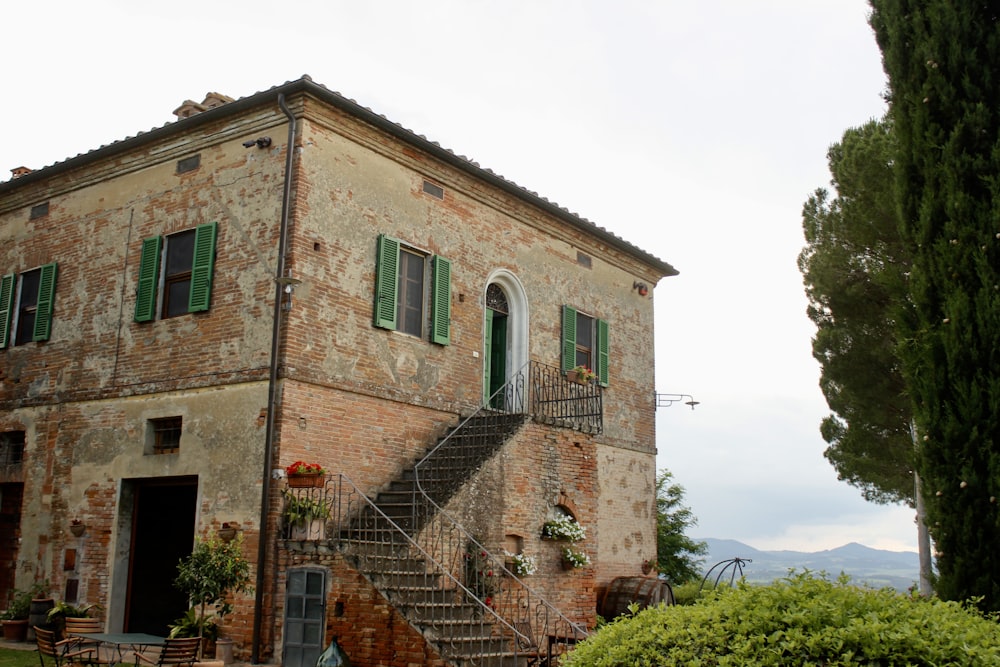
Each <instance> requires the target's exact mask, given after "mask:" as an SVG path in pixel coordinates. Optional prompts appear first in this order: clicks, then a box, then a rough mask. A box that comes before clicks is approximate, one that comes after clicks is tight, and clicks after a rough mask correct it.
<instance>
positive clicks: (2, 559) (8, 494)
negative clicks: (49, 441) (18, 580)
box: [0, 483, 24, 608]
mask: <svg viewBox="0 0 1000 667" xmlns="http://www.w3.org/2000/svg"><path fill="white" fill-rule="evenodd" d="M23 495H24V484H18V483H10V484H0V606H3V607H5V608H6V606H7V598H8V596H9V595H10V593H11V591H13V590H14V567H15V566H16V564H17V552H18V542H20V537H21V499H22V497H23Z"/></svg>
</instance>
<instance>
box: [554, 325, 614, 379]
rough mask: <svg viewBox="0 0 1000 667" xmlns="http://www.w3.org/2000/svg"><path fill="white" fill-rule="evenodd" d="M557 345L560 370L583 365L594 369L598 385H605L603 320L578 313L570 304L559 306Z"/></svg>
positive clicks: (605, 329) (605, 330)
mask: <svg viewBox="0 0 1000 667" xmlns="http://www.w3.org/2000/svg"><path fill="white" fill-rule="evenodd" d="M561 347H562V360H561V367H562V369H563V370H564V371H568V370H571V369H573V368H575V367H577V366H584V367H586V368H589V369H590V370H592V371H594V372H595V373H597V378H598V382H600V383H601V385H603V386H605V387H606V386H608V383H609V379H610V363H609V362H610V357H609V354H608V349H609V338H608V323H607V322H606V321H604V320H601V319H598V318H596V317H592V316H590V315H586V314H584V313H581V312H580V311H578V310H577V309H576V308H573V307H572V306H563V308H562V346H561Z"/></svg>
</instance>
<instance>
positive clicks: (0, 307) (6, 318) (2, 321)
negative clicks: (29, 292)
mask: <svg viewBox="0 0 1000 667" xmlns="http://www.w3.org/2000/svg"><path fill="white" fill-rule="evenodd" d="M14 278H15V276H14V274H13V273H8V274H7V275H5V276H3V277H2V278H0V349H3V348H5V347H7V341H8V338H9V333H10V321H11V319H12V316H13V314H14Z"/></svg>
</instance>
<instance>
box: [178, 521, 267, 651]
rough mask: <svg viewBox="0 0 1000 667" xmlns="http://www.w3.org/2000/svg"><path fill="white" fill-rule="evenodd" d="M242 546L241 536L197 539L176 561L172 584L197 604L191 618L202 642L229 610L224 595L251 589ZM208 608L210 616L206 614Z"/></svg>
mask: <svg viewBox="0 0 1000 667" xmlns="http://www.w3.org/2000/svg"><path fill="white" fill-rule="evenodd" d="M242 545H243V536H242V535H238V536H237V537H236V539H234V540H232V541H230V542H223V541H221V540H217V539H214V538H209V539H207V540H201V539H199V540H197V541H196V542H195V545H194V550H193V551H192V552H191V555H190V556H188V557H187V558H184V559H183V560H181V562H180V563H178V564H177V578H176V579H175V580H174V586H176V587H177V588H179V589H181V590H182V591H184V592H185V593H187V595H188V598H189V599H190V600H191V602H192V604H193V605H195V606H196V607H197V609H198V611H197V612H196V613H194V615H193V617H192V618H193V622H194V624H195V625H196V626H197V628H198V634H197V635H195V636H196V637H201V638H202V640H203V641H204V639H205V638H206V636H208V633H210V632H212V631H211V630H210V629H209V626H210V625H219V624H221V622H222V619H223V618H224V617H225V616H226V615H227V614H229V613H230V612H232V610H233V605H232V603H230V602H229V601H228V600H227V599H226V598H227V596H228V595H230V594H232V593H249V592H251V591H252V587H251V586H250V563H249V562H248V561H247V560H246V559H245V558H244V557H243V552H242ZM209 610H211V611H212V617H209V616H208V612H209ZM184 618H187V615H185V617H184ZM216 634H217V633H216Z"/></svg>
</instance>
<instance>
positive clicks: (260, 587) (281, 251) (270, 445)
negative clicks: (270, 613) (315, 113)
mask: <svg viewBox="0 0 1000 667" xmlns="http://www.w3.org/2000/svg"><path fill="white" fill-rule="evenodd" d="M278 106H279V107H281V110H282V111H283V112H284V114H285V115H286V116H288V144H287V145H286V147H285V184H284V185H285V187H284V191H283V192H282V195H281V227H280V230H279V233H278V261H277V266H276V268H275V275H274V317H273V328H272V330H271V374H270V377H269V378H268V381H267V421H266V424H265V426H264V430H265V433H264V467H263V470H262V472H261V480H262V483H261V491H260V531H259V532H260V535H259V537H258V540H257V541H258V544H257V582H256V587H255V589H254V601H253V649H252V651H251V656H250V661H251V662H252V663H253V664H255V665H259V664H260V648H261V646H260V644H261V626H262V625H263V622H264V618H263V617H264V583H265V581H264V564H265V563H266V560H267V551H268V544H269V541H270V540H269V536H268V514H269V510H270V507H271V466H272V465H273V461H272V459H273V457H274V421H275V413H276V412H277V410H276V408H277V406H276V396H277V388H278V367H279V365H280V364H279V356H278V353H279V350H280V340H281V313H282V308H281V299H282V294H283V291H282V285H281V278H283V277H284V275H285V248H286V246H287V243H288V216H289V209H290V208H291V199H292V167H293V163H294V159H295V130H296V126H295V116H294V115H293V114H292V112H291V111H290V110H289V109H288V106H287V105H286V104H285V95H284V93H279V94H278Z"/></svg>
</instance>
